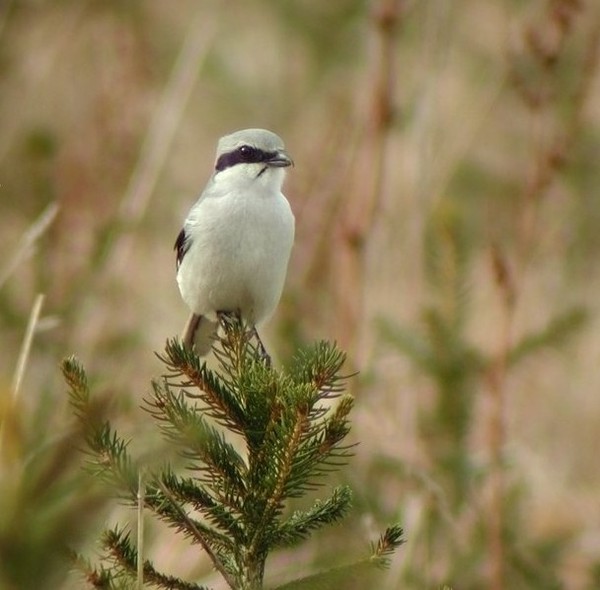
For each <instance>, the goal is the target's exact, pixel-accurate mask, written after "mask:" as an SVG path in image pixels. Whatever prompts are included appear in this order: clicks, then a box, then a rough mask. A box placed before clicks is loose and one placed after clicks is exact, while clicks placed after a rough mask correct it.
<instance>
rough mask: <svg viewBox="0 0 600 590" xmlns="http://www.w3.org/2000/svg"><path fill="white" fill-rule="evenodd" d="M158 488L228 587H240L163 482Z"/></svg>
mask: <svg viewBox="0 0 600 590" xmlns="http://www.w3.org/2000/svg"><path fill="white" fill-rule="evenodd" d="M158 486H159V487H160V489H161V491H162V492H163V494H164V495H165V496H166V497H167V498H168V500H169V501H170V502H171V504H172V505H173V508H175V510H176V511H177V512H178V513H179V515H180V516H181V518H182V520H183V521H184V522H185V523H186V525H187V527H188V528H189V530H190V531H191V532H192V533H193V535H194V538H195V539H196V541H198V543H199V544H200V545H201V546H202V548H203V549H204V551H206V553H207V555H208V556H209V557H210V560H211V561H212V562H213V565H214V566H215V569H216V570H217V571H218V572H219V573H220V574H221V575H222V576H223V579H224V580H225V581H226V582H227V584H228V586H229V587H230V588H232V590H235V589H236V588H237V587H238V585H237V582H236V581H235V580H234V579H233V577H232V576H231V575H230V573H229V571H228V570H227V569H226V568H225V566H224V565H223V563H221V560H220V559H219V557H218V556H217V554H216V553H215V552H214V551H213V550H212V548H211V546H210V544H209V543H208V542H207V541H206V539H205V538H204V536H203V535H202V533H201V532H200V531H199V530H198V527H197V526H196V524H195V523H194V522H193V521H192V519H191V518H189V516H188V515H187V514H186V513H185V510H183V508H181V506H180V505H179V504H178V503H177V501H176V500H175V498H173V496H172V494H171V492H169V490H168V489H167V488H166V486H165V485H164V484H163V483H162V482H158Z"/></svg>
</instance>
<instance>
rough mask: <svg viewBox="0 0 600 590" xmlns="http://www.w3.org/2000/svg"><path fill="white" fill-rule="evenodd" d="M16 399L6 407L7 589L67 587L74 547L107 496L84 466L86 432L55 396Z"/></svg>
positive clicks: (1, 543) (2, 584)
mask: <svg viewBox="0 0 600 590" xmlns="http://www.w3.org/2000/svg"><path fill="white" fill-rule="evenodd" d="M5 393H8V392H7V391H6V390H4V391H0V398H2V395H3V394H5ZM25 393H29V392H25ZM9 399H10V398H9V396H8V395H7V396H6V397H5V398H3V401H6V404H5V405H4V406H0V588H2V589H13V588H14V589H17V588H18V589H19V590H37V589H39V588H60V587H62V585H63V584H64V583H65V581H66V580H67V579H68V576H69V570H70V568H71V564H70V559H69V552H70V548H73V547H79V546H80V545H81V544H82V543H84V542H85V537H86V534H87V531H88V530H89V528H90V527H91V526H92V525H93V522H94V521H95V520H96V519H97V518H98V516H99V514H101V513H102V511H101V508H102V507H103V505H104V503H105V502H106V498H105V497H104V495H103V494H102V492H101V490H99V489H98V487H97V486H95V485H94V484H93V481H90V480H89V478H87V477H85V476H84V474H83V473H82V472H81V469H80V463H81V460H80V459H81V457H80V453H79V451H78V449H79V448H81V446H82V445H83V444H84V439H83V437H82V433H81V432H80V430H79V429H77V428H73V427H72V425H71V426H69V425H66V424H64V423H61V421H60V418H59V416H58V413H57V412H56V411H55V407H56V406H57V404H55V402H54V400H50V399H48V398H46V399H44V396H41V398H40V399H38V400H37V406H36V407H35V408H33V409H32V408H31V407H30V406H26V405H24V404H20V403H16V402H15V403H9ZM49 404H52V407H50V406H49Z"/></svg>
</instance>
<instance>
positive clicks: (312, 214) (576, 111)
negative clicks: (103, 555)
mask: <svg viewBox="0 0 600 590" xmlns="http://www.w3.org/2000/svg"><path fill="white" fill-rule="evenodd" d="M599 59H600V4H599V3H598V2H594V1H592V0H530V1H529V2H522V1H518V0H499V1H496V2H481V1H480V0H452V1H450V0H424V1H420V2H417V1H414V0H412V1H410V0H371V1H369V0H338V1H336V2H323V1H322V0H287V1H285V2H268V1H266V0H244V1H243V2H242V1H239V0H194V1H192V0H180V1H179V2H176V3H173V2H163V1H159V0H144V1H142V0H114V1H109V0H104V1H103V0H12V1H11V0H4V1H3V2H2V3H1V4H0V130H1V132H0V212H1V214H0V330H1V334H2V337H1V339H0V395H1V396H2V401H1V404H0V411H1V413H2V415H3V416H4V419H5V424H4V427H3V428H4V433H3V434H4V442H3V446H2V461H3V474H2V476H1V477H0V487H1V488H2V489H1V490H0V562H1V563H2V565H0V588H11V589H12V588H42V587H47V588H59V587H61V588H62V587H65V588H71V587H73V588H75V587H81V584H82V581H81V579H78V578H77V576H76V575H75V576H74V575H72V574H69V575H67V574H66V573H65V572H64V571H63V570H61V569H60V568H59V567H58V565H57V563H59V562H60V559H59V557H57V556H55V555H54V554H53V553H52V551H49V547H52V548H54V547H55V545H56V542H57V540H59V539H60V540H65V539H66V540H68V541H69V542H71V543H72V544H73V545H76V546H79V547H83V548H84V549H83V550H84V551H85V552H89V553H90V555H93V552H94V548H95V545H94V542H95V541H94V539H96V538H97V537H98V535H99V531H100V530H101V528H102V526H103V525H104V524H105V522H109V523H111V522H113V520H114V519H115V518H116V517H115V514H114V512H113V511H112V505H108V506H106V504H105V503H104V502H103V501H101V500H99V499H98V498H97V497H96V496H95V495H93V494H92V495H89V496H87V495H86V493H87V492H86V493H84V492H82V489H81V487H80V486H79V487H77V485H76V482H78V481H79V479H78V478H79V475H78V468H77V464H78V461H79V459H78V456H77V453H75V452H74V451H73V446H77V445H76V444H75V445H73V444H71V443H73V440H71V435H68V436H67V435H66V433H70V432H71V430H70V429H71V428H72V416H71V412H70V410H69V408H68V406H67V401H66V395H65V390H66V386H65V385H64V383H63V381H62V378H61V376H60V372H59V369H58V366H59V363H60V361H61V359H62V358H64V357H65V356H67V355H70V354H73V353H74V354H76V355H77V356H78V357H79V359H80V360H81V361H82V362H83V364H84V365H85V366H86V368H87V369H88V371H89V373H90V375H92V376H93V382H94V387H95V391H97V392H98V395H106V396H108V397H110V399H112V404H113V406H114V407H115V410H114V412H115V416H118V420H117V422H118V424H119V425H120V427H122V428H123V430H124V431H125V432H137V433H138V434H137V435H136V437H137V438H136V440H137V442H136V444H137V445H139V444H140V442H139V441H140V440H142V441H143V440H144V439H143V438H142V439H140V436H139V431H140V430H144V432H145V434H144V436H148V437H153V436H155V435H156V431H155V430H152V428H151V427H150V426H149V425H148V426H145V427H143V426H140V423H143V422H145V421H146V422H147V421H148V420H147V418H148V417H147V415H146V414H144V413H143V412H141V411H140V410H139V404H140V402H141V400H142V398H143V396H144V395H145V394H146V393H147V392H148V391H149V388H150V384H149V383H150V379H151V378H152V377H155V376H157V375H159V374H160V372H161V370H162V367H161V364H160V362H159V361H158V360H157V359H156V357H155V356H154V354H153V352H154V351H157V350H158V351H160V350H161V349H162V347H163V344H164V342H165V340H166V338H168V337H172V336H174V335H177V334H178V333H179V332H180V330H181V328H182V327H183V325H184V322H185V320H186V317H187V309H186V307H185V305H184V304H183V302H182V301H181V300H180V297H179V294H178V291H177V286H176V283H175V260H174V252H173V244H174V241H175V237H176V236H177V233H178V232H179V229H180V226H181V223H182V220H183V219H184V217H185V215H186V213H187V211H188V209H189V207H190V206H191V205H192V203H193V202H194V201H195V199H196V197H197V195H198V194H199V191H200V190H201V189H202V187H203V186H204V183H205V182H206V180H207V179H208V177H209V175H210V174H211V172H212V167H213V160H214V149H215V146H216V142H217V140H218V138H219V137H220V136H221V135H223V134H225V133H228V132H231V131H234V130H237V129H240V128H244V127H265V128H268V129H271V130H273V131H275V132H276V133H278V134H279V135H281V136H282V137H283V138H284V140H285V142H286V146H287V148H288V150H289V152H290V153H291V154H292V156H293V158H294V160H295V163H296V166H295V168H294V169H292V170H290V173H289V174H288V178H287V182H286V187H285V193H286V195H287V196H288V199H289V200H290V202H291V204H292V207H293V210H294V212H295V215H296V224H297V226H296V227H297V237H296V244H295V248H294V252H293V257H292V260H291V263H290V269H289V273H288V280H287V284H286V288H285V293H284V297H283V300H282V303H281V305H280V307H279V309H278V311H277V313H276V315H275V316H274V317H273V319H272V320H271V321H270V322H269V324H268V325H267V326H265V327H264V328H263V331H264V333H265V334H266V341H267V343H268V348H270V350H271V351H272V353H273V354H274V356H275V357H276V358H277V359H278V361H279V362H280V363H285V362H286V360H287V359H289V358H290V356H291V355H292V354H293V353H294V350H296V348H297V347H298V346H300V345H302V344H305V343H309V342H312V341H314V340H316V339H327V340H332V341H333V340H335V341H337V342H338V344H339V345H340V346H341V347H343V348H344V349H345V350H347V351H348V355H349V359H348V372H351V371H359V372H360V373H359V375H358V376H357V377H356V378H355V379H354V380H353V382H352V390H353V393H354V394H355V395H356V397H357V404H356V409H355V411H354V428H353V437H354V440H355V441H357V442H358V441H360V445H359V446H358V447H357V448H356V456H355V457H354V459H353V460H352V464H351V467H350V468H348V469H346V470H345V472H343V473H342V474H340V475H338V476H337V479H336V482H337V480H339V479H341V480H343V481H345V482H347V483H349V484H350V485H351V486H352V488H353V490H354V494H355V502H354V504H355V508H354V511H353V513H352V515H351V517H349V518H348V519H346V521H345V522H344V523H343V524H342V525H340V526H338V527H334V528H332V529H331V530H329V531H328V532H327V533H323V534H321V535H319V536H318V537H316V538H314V539H311V540H310V541H309V542H307V543H306V544H304V545H303V546H302V547H301V548H298V549H295V550H290V551H289V552H284V553H282V554H280V555H279V554H278V555H274V556H273V557H272V558H270V560H269V562H268V571H267V580H268V582H269V584H270V585H271V586H273V585H275V584H277V583H283V582H285V581H286V580H289V579H291V578H294V577H297V576H300V575H307V574H309V573H312V572H314V571H318V570H319V569H322V568H323V567H326V566H328V565H330V564H331V563H332V562H334V563H345V562H348V561H350V560H352V559H353V558H354V557H356V556H360V555H362V554H364V552H365V551H368V542H369V541H370V540H373V539H376V538H377V536H378V534H379V533H380V532H381V531H382V530H383V529H384V528H385V526H386V525H387V524H389V523H390V522H396V521H398V522H400V523H402V525H403V526H404V528H405V533H406V540H407V542H406V544H405V545H404V546H403V547H402V548H401V549H400V550H399V552H398V554H397V555H396V556H395V557H394V558H393V560H392V563H391V566H390V568H389V570H387V571H386V572H384V573H383V574H382V576H381V577H380V579H379V581H378V586H377V587H381V588H390V589H400V588H402V589H441V588H443V587H444V586H448V587H449V588H456V589H459V588H460V589H461V590H464V589H483V588H490V589H492V590H501V589H503V588H506V589H511V590H512V589H519V588H523V589H525V588H528V589H529V588H540V589H553V588H568V589H589V590H592V589H594V588H600V464H599V462H598V456H597V455H596V453H597V450H598V448H599V446H600V338H598V332H597V330H598V328H597V318H598V313H599V311H600V298H599V296H598V293H599V292H600V291H599V289H600V263H599V260H600V257H599V256H598V252H599V248H600V192H599V190H600V189H599V188H598V187H599V186H600V77H599V68H598V61H599ZM40 293H41V294H44V295H45V299H44V301H43V306H42V309H41V314H40V317H39V320H38V321H37V323H36V326H37V328H36V331H35V334H34V337H33V341H32V345H31V351H30V355H29V357H28V359H27V362H26V364H25V369H24V371H23V372H22V381H21V384H20V393H19V395H18V397H17V398H16V400H14V401H11V400H13V399H14V398H13V395H12V392H13V390H14V389H15V383H14V379H15V377H14V375H15V373H16V372H17V366H18V362H19V351H20V350H21V347H22V343H23V341H24V338H25V332H26V326H27V323H28V319H29V317H30V314H31V311H32V309H33V306H34V302H35V300H36V296H37V295H38V294H40ZM73 437H75V438H76V436H75V435H73ZM148 444H149V445H150V444H151V443H148ZM142 447H143V443H142ZM336 482H333V481H332V485H333V483H336ZM92 507H93V508H94V510H92ZM100 507H101V508H100ZM118 518H119V519H120V522H123V521H125V522H127V519H130V522H131V523H134V522H135V515H134V514H133V512H130V511H122V512H119V516H118ZM132 526H133V525H132ZM171 534H172V533H171V532H169V531H165V530H164V529H162V528H160V527H156V528H152V527H150V530H149V552H150V556H151V557H153V558H154V559H155V560H156V563H157V566H160V567H163V568H164V569H165V570H166V571H167V572H169V573H176V574H177V575H180V576H182V577H184V578H186V579H190V580H194V581H197V582H199V583H206V584H207V585H211V587H214V588H221V587H223V586H222V585H221V586H219V584H220V582H219V581H218V579H217V578H216V576H214V574H213V573H211V571H210V568H209V565H208V563H207V562H206V561H205V559H204V557H203V556H201V555H200V556H198V552H197V548H196V547H189V546H188V545H186V544H185V543H181V544H173V541H172V536H171ZM361 552H362V553H361ZM55 557H56V560H55ZM36 576H37V578H36ZM15 580H20V581H19V582H17V581H15ZM50 580H52V583H50ZM349 587H350V586H349ZM374 587H375V586H374Z"/></svg>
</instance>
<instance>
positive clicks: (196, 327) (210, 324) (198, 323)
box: [182, 313, 218, 356]
mask: <svg viewBox="0 0 600 590" xmlns="http://www.w3.org/2000/svg"><path fill="white" fill-rule="evenodd" d="M217 325H218V324H217V322H214V321H211V320H209V319H208V318H207V317H206V316H203V315H196V314H195V313H193V314H191V315H190V318H189V320H188V321H187V324H186V325H185V328H184V329H183V337H182V340H183V345H184V346H186V347H187V348H191V349H193V350H194V351H195V352H196V354H197V355H198V356H206V355H207V354H208V353H209V352H210V350H211V347H212V343H213V340H214V338H215V334H216V331H217Z"/></svg>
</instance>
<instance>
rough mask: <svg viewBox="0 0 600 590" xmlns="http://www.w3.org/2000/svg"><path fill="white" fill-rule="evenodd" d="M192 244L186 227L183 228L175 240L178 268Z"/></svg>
mask: <svg viewBox="0 0 600 590" xmlns="http://www.w3.org/2000/svg"><path fill="white" fill-rule="evenodd" d="M191 245H192V243H191V241H190V238H189V236H188V235H187V234H186V233H185V229H182V230H181V231H180V232H179V235H178V236H177V239H176V240H175V251H176V252H177V268H179V265H180V264H181V261H182V260H183V257H184V256H185V255H186V252H187V251H188V250H189V249H190V246H191Z"/></svg>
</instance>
